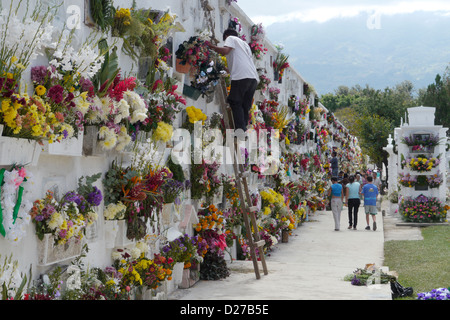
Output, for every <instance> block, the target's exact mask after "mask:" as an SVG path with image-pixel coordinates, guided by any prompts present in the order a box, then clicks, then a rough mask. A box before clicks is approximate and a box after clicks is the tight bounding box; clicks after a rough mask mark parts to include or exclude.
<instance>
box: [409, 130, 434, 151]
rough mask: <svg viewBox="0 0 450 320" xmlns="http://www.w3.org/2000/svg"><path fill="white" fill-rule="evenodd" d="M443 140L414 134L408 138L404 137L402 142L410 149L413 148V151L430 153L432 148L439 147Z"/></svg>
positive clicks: (427, 135) (432, 136)
mask: <svg viewBox="0 0 450 320" xmlns="http://www.w3.org/2000/svg"><path fill="white" fill-rule="evenodd" d="M441 140H442V138H439V136H438V135H433V134H412V135H410V136H408V137H402V138H401V142H402V143H404V144H406V145H407V146H409V147H412V150H413V151H424V152H426V151H429V150H430V149H431V148H432V147H436V146H437V145H439V143H440V141H441Z"/></svg>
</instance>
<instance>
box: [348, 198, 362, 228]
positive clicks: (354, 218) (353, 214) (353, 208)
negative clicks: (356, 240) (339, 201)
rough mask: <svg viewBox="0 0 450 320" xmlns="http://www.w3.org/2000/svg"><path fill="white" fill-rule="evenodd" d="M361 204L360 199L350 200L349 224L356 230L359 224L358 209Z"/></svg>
mask: <svg viewBox="0 0 450 320" xmlns="http://www.w3.org/2000/svg"><path fill="white" fill-rule="evenodd" d="M360 204H361V200H359V199H348V203H347V205H348V224H349V225H350V227H354V228H356V224H357V223H358V209H359V206H360Z"/></svg>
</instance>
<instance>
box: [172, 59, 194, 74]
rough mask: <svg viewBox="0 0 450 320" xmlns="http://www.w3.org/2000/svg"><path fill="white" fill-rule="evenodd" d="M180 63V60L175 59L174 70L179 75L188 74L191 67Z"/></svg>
mask: <svg viewBox="0 0 450 320" xmlns="http://www.w3.org/2000/svg"><path fill="white" fill-rule="evenodd" d="M181 61H182V60H181V59H178V58H177V60H176V66H175V69H176V70H177V72H179V73H189V71H190V70H191V65H190V64H189V63H185V64H182V63H181Z"/></svg>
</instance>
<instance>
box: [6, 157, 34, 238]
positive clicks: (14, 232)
mask: <svg viewBox="0 0 450 320" xmlns="http://www.w3.org/2000/svg"><path fill="white" fill-rule="evenodd" d="M29 179H30V174H29V173H28V172H27V170H26V169H25V168H24V167H18V166H12V168H10V169H9V170H6V169H5V168H3V169H0V194H1V197H0V234H1V235H2V236H3V237H5V239H8V240H10V241H20V240H21V239H22V238H23V237H24V236H25V235H26V226H27V225H28V224H29V223H30V221H31V218H30V216H29V215H28V212H29V211H30V209H31V207H32V206H33V204H32V203H31V201H29V200H28V197H27V196H26V191H25V186H26V185H27V184H28V183H27V182H28V180H29Z"/></svg>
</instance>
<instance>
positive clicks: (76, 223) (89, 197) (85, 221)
mask: <svg viewBox="0 0 450 320" xmlns="http://www.w3.org/2000/svg"><path fill="white" fill-rule="evenodd" d="M99 176H100V174H97V175H93V176H89V177H86V178H85V179H86V182H85V183H83V182H82V179H83V177H81V178H80V180H79V186H78V189H77V190H76V191H69V192H67V193H65V194H64V195H63V196H62V197H61V199H60V200H59V201H58V200H57V199H55V197H54V193H53V192H52V191H50V190H48V191H47V193H46V195H45V197H44V198H42V199H38V200H36V201H34V203H33V207H32V208H31V210H30V215H31V218H32V221H33V222H34V224H35V226H36V234H37V236H38V238H39V239H40V240H42V239H43V237H44V234H45V233H51V234H53V236H54V238H55V243H56V244H64V243H66V242H68V241H71V240H75V241H79V240H81V239H82V237H83V235H84V232H85V230H86V228H87V227H88V226H89V225H91V224H92V223H93V222H95V221H96V220H97V217H98V215H97V213H96V211H95V209H94V207H96V206H98V205H100V203H101V201H102V199H103V196H102V194H101V192H100V190H99V189H98V188H97V187H94V186H92V183H93V182H94V181H96V180H97V179H98V178H99Z"/></svg>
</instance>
